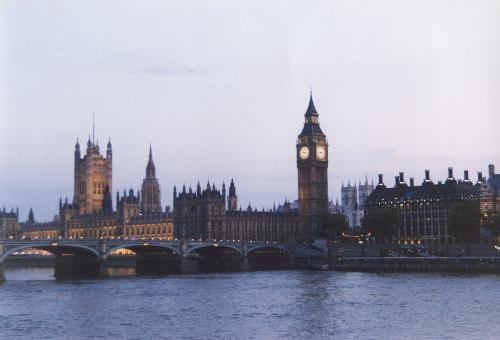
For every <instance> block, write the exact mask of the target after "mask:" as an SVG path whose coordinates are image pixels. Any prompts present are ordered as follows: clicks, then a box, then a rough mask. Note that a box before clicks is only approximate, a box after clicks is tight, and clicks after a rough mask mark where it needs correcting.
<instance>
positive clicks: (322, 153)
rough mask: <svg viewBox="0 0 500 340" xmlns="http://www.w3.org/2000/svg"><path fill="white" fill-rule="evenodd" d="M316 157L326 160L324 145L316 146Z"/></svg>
mask: <svg viewBox="0 0 500 340" xmlns="http://www.w3.org/2000/svg"><path fill="white" fill-rule="evenodd" d="M316 157H318V159H320V160H324V159H325V158H326V151H325V147H324V146H318V147H317V148H316Z"/></svg>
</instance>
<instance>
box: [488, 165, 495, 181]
mask: <svg viewBox="0 0 500 340" xmlns="http://www.w3.org/2000/svg"><path fill="white" fill-rule="evenodd" d="M488 175H489V178H493V176H495V165H493V164H490V165H488Z"/></svg>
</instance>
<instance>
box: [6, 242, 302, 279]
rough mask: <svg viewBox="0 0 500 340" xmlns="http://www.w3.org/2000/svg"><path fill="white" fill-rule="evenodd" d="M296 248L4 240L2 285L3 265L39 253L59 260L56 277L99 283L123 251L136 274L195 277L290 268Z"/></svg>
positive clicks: (253, 244)
mask: <svg viewBox="0 0 500 340" xmlns="http://www.w3.org/2000/svg"><path fill="white" fill-rule="evenodd" d="M293 248H294V247H292V246H290V245H289V244H286V243H274V242H252V241H245V242H231V241H220V242H217V241H188V240H171V241H166V240H123V239H78V240H75V239H53V240H50V239H47V240H0V280H3V279H4V261H5V259H6V258H7V257H8V256H9V255H11V254H19V253H20V252H22V251H23V250H26V249H39V250H44V251H47V252H50V253H52V254H53V255H55V276H56V278H58V279H64V278H98V277H104V276H106V275H107V271H108V259H109V258H110V257H111V256H112V253H113V252H115V251H117V250H119V249H127V250H130V251H132V252H134V253H135V254H136V258H137V262H136V273H137V274H138V275H143V274H168V273H193V272H198V271H210V270H234V271H237V270H252V269H262V268H267V267H272V268H287V267H289V266H291V264H292V262H293V259H294V258H300V257H303V256H301V255H298V254H297V252H296V251H294V249H293Z"/></svg>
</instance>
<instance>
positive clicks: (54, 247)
mask: <svg viewBox="0 0 500 340" xmlns="http://www.w3.org/2000/svg"><path fill="white" fill-rule="evenodd" d="M25 249H40V250H45V251H48V252H49V253H52V254H54V255H60V254H63V253H65V252H70V253H73V254H78V253H80V254H84V255H90V256H91V257H95V259H96V260H98V259H99V258H100V255H99V252H98V251H97V250H95V249H93V248H91V247H87V246H84V245H80V244H71V245H69V244H53V243H46V244H44V243H42V244H40V243H30V244H24V245H22V246H18V247H14V248H12V249H8V250H6V251H5V252H4V253H3V254H2V255H1V256H0V263H3V261H4V260H5V259H6V258H7V256H9V255H10V254H13V253H15V252H18V251H22V250H25Z"/></svg>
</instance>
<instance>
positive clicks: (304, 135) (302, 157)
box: [297, 93, 328, 240]
mask: <svg viewBox="0 0 500 340" xmlns="http://www.w3.org/2000/svg"><path fill="white" fill-rule="evenodd" d="M297 169H298V179H299V215H300V221H301V238H302V239H303V240H309V239H313V238H317V237H318V236H319V233H320V230H319V228H320V219H321V216H322V215H325V214H327V213H328V141H327V139H326V136H325V134H324V133H323V132H322V131H321V128H320V127H319V121H318V112H317V111H316V108H315V107H314V102H313V99H312V93H311V96H310V98H309V106H308V107H307V111H306V114H305V122H304V128H303V129H302V132H301V133H300V135H299V136H298V138H297Z"/></svg>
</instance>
